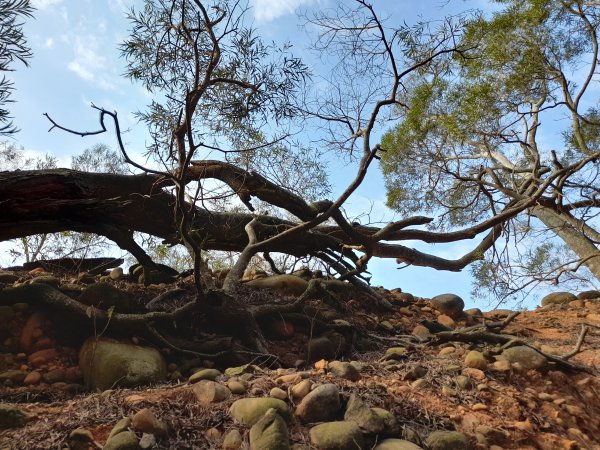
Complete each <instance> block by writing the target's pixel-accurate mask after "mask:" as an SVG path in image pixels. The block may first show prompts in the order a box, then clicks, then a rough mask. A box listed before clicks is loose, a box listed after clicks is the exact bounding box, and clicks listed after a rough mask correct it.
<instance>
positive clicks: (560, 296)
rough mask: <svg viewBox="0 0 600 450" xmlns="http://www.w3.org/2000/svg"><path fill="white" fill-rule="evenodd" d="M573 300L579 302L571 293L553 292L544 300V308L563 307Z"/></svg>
mask: <svg viewBox="0 0 600 450" xmlns="http://www.w3.org/2000/svg"><path fill="white" fill-rule="evenodd" d="M573 300H577V297H576V296H575V295H573V294H571V293H570V292H552V293H551V294H548V295H546V296H545V297H544V298H542V306H548V305H563V304H566V303H569V302H572V301H573Z"/></svg>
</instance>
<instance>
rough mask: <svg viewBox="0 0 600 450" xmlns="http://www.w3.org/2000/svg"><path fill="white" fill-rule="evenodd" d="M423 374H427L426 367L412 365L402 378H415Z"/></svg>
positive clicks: (408, 379)
mask: <svg viewBox="0 0 600 450" xmlns="http://www.w3.org/2000/svg"><path fill="white" fill-rule="evenodd" d="M425 375H427V367H423V366H413V367H411V368H409V369H408V372H406V373H405V374H404V375H403V377H402V379H403V380H406V381H410V380H416V379H417V378H423V377H424V376H425Z"/></svg>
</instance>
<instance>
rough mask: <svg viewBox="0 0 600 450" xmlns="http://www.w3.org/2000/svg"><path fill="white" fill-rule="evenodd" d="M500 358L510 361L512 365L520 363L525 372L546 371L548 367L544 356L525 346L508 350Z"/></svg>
mask: <svg viewBox="0 0 600 450" xmlns="http://www.w3.org/2000/svg"><path fill="white" fill-rule="evenodd" d="M500 356H501V357H502V358H504V359H507V360H508V361H510V363H511V364H514V363H519V364H520V365H521V367H523V368H524V369H525V370H530V369H534V370H540V371H544V370H545V369H547V366H548V361H547V360H546V357H545V356H544V355H542V354H541V353H539V352H537V351H535V350H534V349H532V348H531V347H527V346H525V345H518V346H516V347H511V348H507V349H506V350H504V351H503V352H502V354H501V355H500Z"/></svg>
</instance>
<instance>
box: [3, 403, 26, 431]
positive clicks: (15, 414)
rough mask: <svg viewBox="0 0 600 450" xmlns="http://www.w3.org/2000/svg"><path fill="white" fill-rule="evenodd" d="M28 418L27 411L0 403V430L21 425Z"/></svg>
mask: <svg viewBox="0 0 600 450" xmlns="http://www.w3.org/2000/svg"><path fill="white" fill-rule="evenodd" d="M30 418H31V416H30V415H29V414H28V413H26V412H25V411H21V410H20V409H19V408H17V407H16V406H14V405H8V404H2V403H0V430H2V429H5V428H18V427H22V426H23V425H25V424H26V423H27V421H28V420H29V419H30Z"/></svg>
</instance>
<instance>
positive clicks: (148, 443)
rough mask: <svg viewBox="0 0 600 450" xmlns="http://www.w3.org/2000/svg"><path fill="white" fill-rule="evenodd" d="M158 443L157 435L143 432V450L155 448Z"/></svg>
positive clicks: (141, 439) (141, 442) (141, 441)
mask: <svg viewBox="0 0 600 450" xmlns="http://www.w3.org/2000/svg"><path fill="white" fill-rule="evenodd" d="M155 445H156V437H155V436H154V435H153V434H150V433H143V434H142V437H141V438H140V448H141V449H142V450H146V449H150V448H155Z"/></svg>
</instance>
